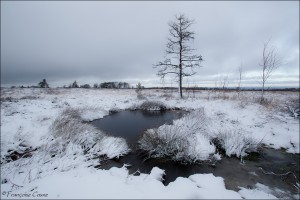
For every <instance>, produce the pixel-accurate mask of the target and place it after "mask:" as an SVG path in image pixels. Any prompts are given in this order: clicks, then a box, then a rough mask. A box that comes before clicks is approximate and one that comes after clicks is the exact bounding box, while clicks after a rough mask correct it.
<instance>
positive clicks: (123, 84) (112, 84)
mask: <svg viewBox="0 0 300 200" xmlns="http://www.w3.org/2000/svg"><path fill="white" fill-rule="evenodd" d="M92 87H93V88H111V89H129V88H130V85H129V83H126V82H103V83H100V84H98V83H95V84H94V85H93V86H91V85H89V84H83V85H78V83H77V81H74V82H73V83H72V84H70V85H69V86H66V85H64V88H92Z"/></svg>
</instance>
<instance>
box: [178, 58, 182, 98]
mask: <svg viewBox="0 0 300 200" xmlns="http://www.w3.org/2000/svg"><path fill="white" fill-rule="evenodd" d="M179 70H180V71H179V92H180V98H182V67H181V64H180V69H179Z"/></svg>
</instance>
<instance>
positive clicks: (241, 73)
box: [237, 64, 243, 97]
mask: <svg viewBox="0 0 300 200" xmlns="http://www.w3.org/2000/svg"><path fill="white" fill-rule="evenodd" d="M238 70H239V82H238V87H237V91H238V97H239V96H240V92H241V84H242V75H243V65H242V64H241V65H240V66H239V69H238Z"/></svg>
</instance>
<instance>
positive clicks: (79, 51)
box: [1, 1, 299, 86]
mask: <svg viewBox="0 0 300 200" xmlns="http://www.w3.org/2000/svg"><path fill="white" fill-rule="evenodd" d="M179 13H182V14H185V15H186V16H187V17H188V18H190V19H193V20H195V23H194V24H193V26H192V27H191V30H193V31H194V32H195V34H196V35H195V40H194V41H193V43H191V45H192V46H193V47H195V48H197V51H196V52H195V53H199V54H201V55H202V56H203V59H204V62H202V66H203V67H201V68H199V69H197V70H196V71H197V75H195V76H193V77H189V78H188V79H185V80H184V84H186V85H197V86H215V84H218V83H219V82H220V80H224V78H225V77H228V83H229V86H236V80H237V77H238V67H239V66H240V65H241V64H242V67H243V85H244V86H254V85H259V84H260V78H259V77H260V74H261V67H260V66H259V63H260V62H261V57H262V48H263V43H264V42H265V41H267V40H269V39H271V44H272V45H273V46H275V47H276V49H277V52H278V55H280V57H281V58H282V60H283V62H282V65H281V66H280V68H278V69H277V70H276V71H274V73H273V75H272V77H271V78H270V79H269V81H268V83H269V86H299V1H291V2H286V1H282V2H281V1H267V2H260V1H255V2H244V1H237V2H235V1H234V2H232V1H231V2H226V1H213V2H204V1H199V2H197V1H189V2H184V1H166V2H157V1H146V2H134V1H128V2H121V1H116V2H108V1H103V2H102V1H89V2H83V1H65V2H58V1H48V2H47V1H40V2H29V1H25V2H22V1H13V2H8V1H5V2H3V1H2V2H1V84H2V86H11V85H26V86H27V85H33V84H34V85H36V84H37V83H38V82H39V81H41V80H42V79H43V78H46V79H47V81H48V82H49V84H50V86H62V85H64V84H66V85H69V84H70V83H71V82H73V81H74V80H77V81H78V83H79V84H84V83H89V84H93V83H100V82H104V81H126V82H129V83H130V84H132V85H135V84H137V83H138V82H141V83H142V84H143V85H145V86H163V85H164V86H170V85H171V84H172V86H174V85H175V84H176V83H175V82H174V81H172V80H171V79H166V80H165V81H164V82H162V81H161V80H160V78H159V77H157V76H156V72H157V69H153V64H155V63H157V62H158V61H161V60H163V59H164V55H165V50H166V48H165V47H166V42H167V37H168V22H169V21H171V20H173V19H174V16H175V15H176V14H179Z"/></svg>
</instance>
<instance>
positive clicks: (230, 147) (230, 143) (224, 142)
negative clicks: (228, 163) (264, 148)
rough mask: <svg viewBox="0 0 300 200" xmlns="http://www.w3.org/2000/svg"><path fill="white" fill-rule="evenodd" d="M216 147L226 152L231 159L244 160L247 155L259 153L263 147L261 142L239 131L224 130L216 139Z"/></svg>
mask: <svg viewBox="0 0 300 200" xmlns="http://www.w3.org/2000/svg"><path fill="white" fill-rule="evenodd" d="M214 142H215V143H216V145H217V146H218V147H219V148H221V149H223V150H224V151H225V154H226V155H227V156H229V157H231V156H234V155H235V156H236V157H238V158H243V157H245V156H247V155H248V154H247V153H251V152H257V151H258V150H259V148H260V147H261V145H262V144H261V141H258V140H256V139H254V138H253V137H251V136H247V135H246V134H245V133H243V132H242V131H239V130H229V129H227V130H222V131H219V133H218V134H217V135H216V138H214Z"/></svg>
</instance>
